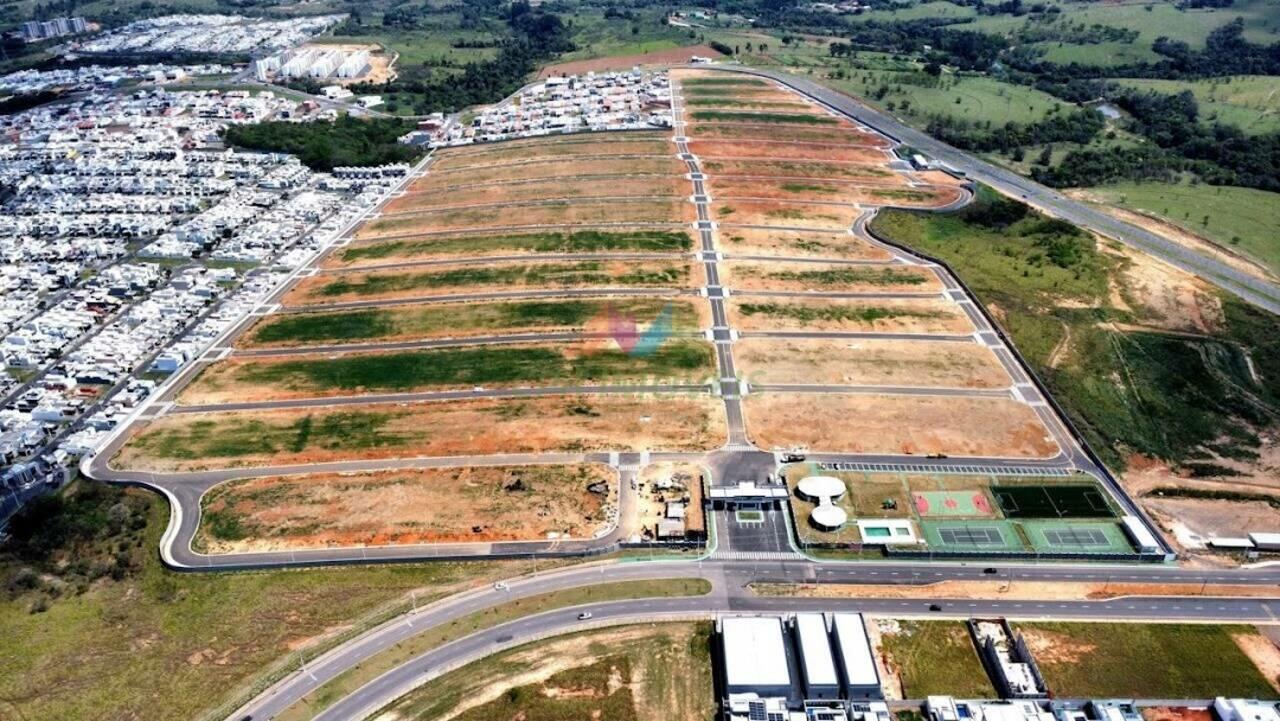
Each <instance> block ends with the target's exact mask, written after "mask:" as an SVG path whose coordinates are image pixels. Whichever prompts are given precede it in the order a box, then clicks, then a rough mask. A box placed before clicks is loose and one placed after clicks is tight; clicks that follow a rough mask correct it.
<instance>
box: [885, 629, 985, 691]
mask: <svg viewBox="0 0 1280 721" xmlns="http://www.w3.org/2000/svg"><path fill="white" fill-rule="evenodd" d="M898 624H899V629H900V630H899V632H898V633H884V634H882V635H881V647H882V648H883V649H884V650H885V651H887V652H888V653H889V655H890V656H891V657H892V659H893V664H894V665H895V666H897V668H898V675H899V677H900V678H901V679H902V686H903V689H902V690H903V693H904V694H906V698H924V697H925V696H931V695H937V694H945V695H949V696H951V695H953V696H955V697H957V698H992V697H993V696H994V694H995V689H993V688H992V687H991V681H990V680H988V678H987V673H986V671H984V670H983V668H982V662H981V661H980V660H979V659H978V653H977V651H975V650H974V647H973V641H972V640H971V639H970V638H969V632H968V631H967V630H965V627H964V624H962V623H960V622H959V621H899V622H898Z"/></svg>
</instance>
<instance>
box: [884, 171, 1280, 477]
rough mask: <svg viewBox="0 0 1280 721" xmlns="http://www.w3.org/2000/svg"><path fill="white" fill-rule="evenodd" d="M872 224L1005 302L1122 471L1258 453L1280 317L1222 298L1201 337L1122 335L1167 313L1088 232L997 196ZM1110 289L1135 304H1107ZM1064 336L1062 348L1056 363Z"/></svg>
mask: <svg viewBox="0 0 1280 721" xmlns="http://www.w3.org/2000/svg"><path fill="white" fill-rule="evenodd" d="M873 228H874V229H875V231H876V232H877V233H879V234H881V235H883V236H885V237H888V238H892V239H895V240H897V241H899V242H901V243H903V244H905V245H908V246H910V247H913V248H916V249H919V250H921V251H923V252H925V253H928V254H930V255H933V256H935V257H938V258H940V259H942V260H944V261H946V262H947V263H949V264H950V265H951V266H952V267H953V268H954V269H955V271H956V272H957V273H958V274H959V276H960V277H961V278H962V279H963V280H964V281H965V283H966V284H968V285H969V287H970V288H972V289H973V290H974V292H975V293H976V294H977V295H978V297H979V298H980V299H981V300H982V301H983V302H984V303H987V304H988V305H990V306H995V307H998V308H999V312H1000V322H1001V323H1002V325H1004V327H1005V329H1006V330H1007V331H1008V332H1009V333H1010V335H1011V336H1012V338H1013V341H1014V343H1015V344H1016V345H1017V347H1018V349H1019V350H1020V351H1021V352H1022V353H1023V354H1024V355H1025V356H1026V357H1027V358H1028V360H1029V361H1030V363H1031V365H1032V366H1033V368H1034V369H1035V370H1036V371H1037V373H1038V374H1039V375H1040V377H1041V378H1042V379H1044V380H1045V382H1046V383H1047V384H1048V385H1049V387H1050V390H1051V392H1053V393H1054V395H1055V396H1056V398H1057V399H1058V400H1059V401H1060V402H1061V403H1062V404H1063V405H1064V406H1065V407H1066V409H1067V412H1068V413H1069V414H1070V415H1071V417H1072V419H1073V420H1074V421H1075V423H1076V424H1077V425H1078V426H1080V427H1081V428H1082V430H1083V432H1084V433H1085V435H1086V436H1087V437H1088V438H1089V440H1090V442H1091V443H1092V444H1093V446H1094V448H1095V449H1097V450H1099V452H1100V453H1102V454H1103V456H1104V458H1106V459H1107V461H1108V463H1111V464H1113V465H1114V466H1116V467H1119V468H1123V467H1124V464H1125V459H1126V457H1127V455H1128V454H1129V453H1133V452H1139V453H1145V454H1147V455H1150V456H1154V457H1157V458H1162V459H1166V460H1169V461H1173V462H1175V463H1185V464H1189V465H1187V468H1188V469H1194V466H1193V465H1190V464H1192V463H1193V462H1195V461H1198V460H1203V459H1205V458H1206V457H1207V456H1206V452H1207V451H1208V450H1212V451H1213V452H1215V453H1221V454H1226V455H1230V457H1233V458H1237V459H1239V460H1246V461H1247V460H1251V459H1256V458H1257V448H1258V444H1259V438H1258V436H1257V433H1258V432H1259V430H1260V429H1264V428H1267V427H1269V426H1270V425H1271V423H1272V421H1271V420H1269V416H1268V415H1267V413H1266V412H1265V411H1260V410H1258V406H1256V405H1255V404H1256V403H1261V404H1262V405H1263V406H1265V407H1267V408H1275V407H1277V406H1280V400H1278V399H1277V397H1276V394H1275V390H1274V388H1273V386H1274V384H1271V383H1268V382H1261V383H1260V382H1258V381H1257V380H1255V378H1254V377H1253V375H1252V373H1251V372H1250V371H1249V363H1252V364H1254V366H1255V367H1257V366H1258V365H1259V364H1261V365H1270V366H1272V367H1275V366H1277V362H1276V360H1275V359H1274V353H1275V347H1276V345H1277V344H1280V318H1277V317H1276V316H1272V315H1268V314H1265V313H1263V312H1261V311H1257V310H1254V309H1253V308H1251V307H1249V306H1246V305H1244V303H1243V302H1242V301H1239V300H1237V299H1235V298H1233V297H1231V296H1226V295H1223V296H1221V302H1222V308H1223V314H1224V317H1223V319H1222V321H1221V322H1220V323H1219V324H1218V327H1217V329H1216V330H1213V331H1211V332H1210V333H1208V334H1206V335H1204V336H1202V337H1194V336H1187V335H1185V334H1178V333H1164V332H1161V331H1159V330H1155V329H1153V330H1151V331H1122V330H1117V329H1115V328H1114V327H1113V326H1109V325H1106V322H1107V321H1120V322H1142V321H1143V320H1144V319H1147V318H1159V317H1160V315H1159V314H1160V311H1158V310H1156V309H1153V308H1151V307H1149V306H1146V305H1144V303H1143V301H1142V300H1141V299H1140V298H1137V297H1135V293H1134V292H1131V290H1130V289H1129V288H1128V283H1130V281H1128V280H1126V277H1125V275H1124V274H1123V272H1122V271H1123V264H1122V263H1120V262H1119V261H1117V260H1116V259H1114V258H1113V257H1111V256H1109V255H1104V254H1102V253H1101V252H1099V251H1098V249H1097V247H1096V245H1095V241H1094V240H1093V238H1092V237H1090V236H1088V235H1085V234H1083V233H1081V232H1080V231H1078V230H1076V229H1074V228H1073V227H1072V226H1069V225H1066V224H1065V223H1060V222H1058V221H1053V220H1049V219H1046V218H1044V217H1041V216H1039V215H1036V214H1034V213H1031V212H1029V211H1028V210H1026V209H1025V207H1024V206H1021V205H1020V204H1017V203H1014V202H1013V201H1007V200H1000V199H998V198H997V197H996V196H994V195H993V194H992V193H991V191H989V190H987V189H982V190H980V192H979V201H978V203H977V204H976V205H974V206H971V207H970V208H968V209H966V210H964V211H961V212H959V213H953V214H949V215H930V214H926V213H918V212H910V211H887V212H882V213H880V214H879V215H878V216H877V218H876V219H875V221H874V223H873ZM1113 284H1114V287H1115V288H1116V289H1117V290H1116V292H1118V293H1120V294H1121V295H1122V296H1125V297H1128V298H1129V304H1130V307H1129V308H1124V307H1117V305H1115V304H1113V302H1112V301H1111V300H1110V292H1111V291H1110V289H1111V288H1112V287H1113ZM1170 321H1171V322H1178V323H1181V322H1185V320H1184V319H1180V318H1172V319H1170ZM1067 334H1070V343H1069V344H1068V345H1066V346H1064V348H1065V351H1066V352H1064V353H1063V354H1062V356H1061V357H1060V358H1058V359H1057V360H1056V361H1055V362H1054V363H1053V364H1052V365H1051V364H1050V360H1051V358H1052V356H1053V352H1054V349H1055V348H1057V347H1058V346H1059V344H1060V343H1061V342H1062V341H1063V339H1064V338H1066V337H1067ZM1246 352H1247V353H1248V354H1249V361H1246V360H1245V358H1244V357H1243V354H1244V353H1246ZM1275 372H1277V373H1278V374H1280V368H1277V369H1276V371H1275ZM1258 376H1259V377H1260V378H1270V377H1272V376H1271V375H1270V372H1269V371H1259V373H1258ZM1204 470H1206V471H1208V470H1211V469H1210V468H1206V469H1204Z"/></svg>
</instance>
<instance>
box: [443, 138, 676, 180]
mask: <svg viewBox="0 0 1280 721" xmlns="http://www.w3.org/2000/svg"><path fill="white" fill-rule="evenodd" d="M439 152H440V154H439V155H438V156H437V158H436V159H435V160H434V161H432V163H431V169H432V170H433V171H435V170H439V171H445V170H458V169H461V168H473V167H485V166H493V165H499V164H503V163H511V162H513V161H526V160H532V159H535V158H565V159H569V158H577V157H587V156H611V155H653V156H664V155H674V154H675V145H673V144H672V143H671V138H670V136H667V135H663V134H657V133H636V134H619V135H618V136H614V137H609V136H605V135H585V136H584V135H571V136H565V137H564V138H563V139H545V140H543V141H542V142H537V143H525V142H521V143H518V144H513V143H505V142H504V143H492V144H487V145H475V146H471V147H468V148H465V149H464V148H450V149H446V150H441V151H439Z"/></svg>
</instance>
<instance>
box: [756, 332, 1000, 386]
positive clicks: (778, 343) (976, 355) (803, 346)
mask: <svg viewBox="0 0 1280 721" xmlns="http://www.w3.org/2000/svg"><path fill="white" fill-rule="evenodd" d="M733 348H734V350H733V353H734V360H735V362H736V364H737V366H738V369H739V370H741V371H742V373H743V375H744V376H745V377H746V378H747V380H748V381H749V382H751V383H765V384H779V385H787V384H797V383H814V384H820V385H827V384H830V385H838V384H847V385H896V386H920V387H940V388H1007V387H1008V386H1010V385H1012V383H1013V381H1012V380H1010V378H1009V375H1008V374H1007V373H1005V371H1004V368H1003V367H1002V366H1001V365H1000V362H999V361H997V360H996V357H995V354H993V353H992V352H991V351H990V350H989V349H987V348H984V347H982V346H980V345H978V344H977V343H967V342H959V343H938V342H933V341H903V340H838V339H807V338H806V339H801V338H743V339H742V340H740V341H738V342H737V343H736V344H734V347H733Z"/></svg>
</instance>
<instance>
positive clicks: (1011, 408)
mask: <svg viewBox="0 0 1280 721" xmlns="http://www.w3.org/2000/svg"><path fill="white" fill-rule="evenodd" d="M743 407H744V409H745V411H746V416H747V431H748V434H749V435H750V436H751V438H752V440H754V441H755V443H756V445H758V446H760V447H761V448H779V447H782V448H786V447H792V446H808V447H809V448H811V449H813V450H814V451H826V452H832V453H837V452H841V453H910V454H916V455H922V456H923V455H927V454H930V453H942V454H946V455H949V456H998V457H1002V458H1049V457H1052V456H1054V455H1057V453H1058V446H1057V444H1056V443H1054V441H1053V439H1052V438H1051V437H1050V436H1049V434H1048V432H1047V431H1046V429H1045V428H1044V426H1043V425H1041V423H1040V420H1039V418H1037V417H1036V415H1035V413H1034V412H1033V411H1032V410H1031V408H1030V407H1029V406H1027V405H1025V404H1023V403H1019V402H1017V401H1013V400H1004V399H996V398H957V397H942V396H933V397H916V396H872V395H789V394H773V393H760V394H751V395H748V396H747V397H746V398H745V399H744V401H743ZM851 419H857V421H856V422H852V421H851Z"/></svg>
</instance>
